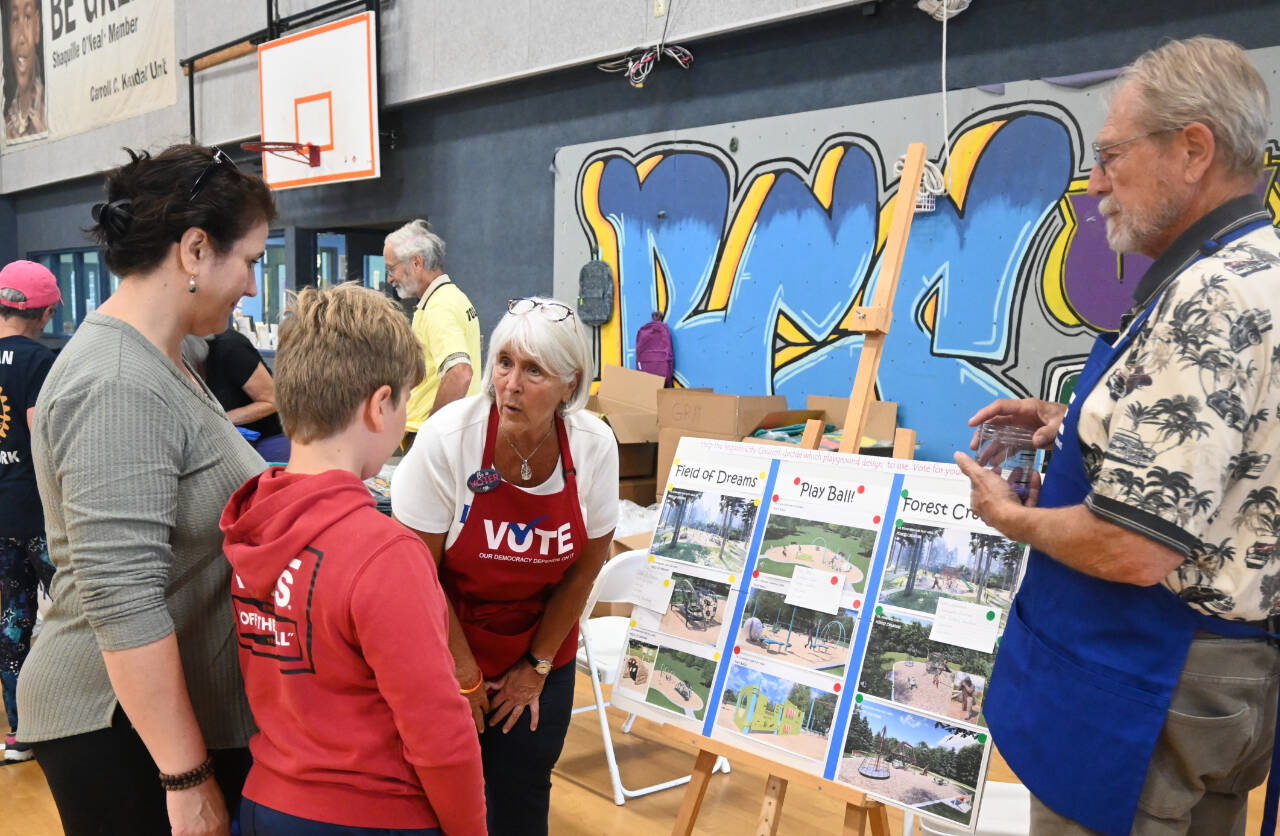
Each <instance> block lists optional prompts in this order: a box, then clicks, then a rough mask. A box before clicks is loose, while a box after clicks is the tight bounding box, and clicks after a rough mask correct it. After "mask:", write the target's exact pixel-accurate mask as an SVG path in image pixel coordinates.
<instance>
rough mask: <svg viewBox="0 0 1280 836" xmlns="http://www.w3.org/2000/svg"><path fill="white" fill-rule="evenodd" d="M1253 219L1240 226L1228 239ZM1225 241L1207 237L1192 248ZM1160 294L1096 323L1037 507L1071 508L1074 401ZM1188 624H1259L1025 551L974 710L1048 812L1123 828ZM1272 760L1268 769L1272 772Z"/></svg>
mask: <svg viewBox="0 0 1280 836" xmlns="http://www.w3.org/2000/svg"><path fill="white" fill-rule="evenodd" d="M1263 225H1266V222H1265V221H1263V222H1257V223H1252V224H1249V225H1248V226H1246V227H1244V228H1243V229H1240V230H1236V231H1234V234H1233V235H1231V236H1230V238H1235V237H1239V236H1240V235H1243V234H1245V233H1247V232H1250V231H1252V230H1254V229H1257V228H1258V227H1260V226H1263ZM1226 240H1229V239H1219V240H1218V241H1216V242H1207V243H1206V246H1205V247H1204V248H1203V251H1205V252H1211V251H1212V250H1214V249H1217V248H1218V247H1219V246H1221V245H1222V244H1223V243H1225V241H1226ZM1161 295H1162V294H1159V293H1157V294H1156V298H1155V299H1154V300H1153V301H1152V302H1151V304H1150V305H1149V306H1147V308H1146V309H1145V310H1143V311H1142V313H1141V314H1140V315H1139V316H1138V318H1137V319H1136V320H1135V321H1134V323H1133V325H1132V327H1130V328H1129V329H1128V330H1127V331H1126V332H1125V336H1124V337H1122V338H1120V339H1119V340H1117V339H1116V335H1115V334H1107V335H1103V336H1100V337H1099V338H1098V340H1097V342H1096V343H1095V344H1094V346H1093V351H1092V352H1091V353H1090V355H1089V360H1088V362H1086V363H1085V367H1084V370H1083V371H1082V372H1081V374H1080V378H1079V380H1078V382H1077V383H1076V388H1075V394H1074V395H1073V396H1072V399H1071V403H1070V406H1069V407H1068V409H1067V414H1066V416H1065V417H1064V418H1063V422H1062V428H1061V430H1060V432H1059V434H1058V438H1057V440H1056V441H1055V442H1054V454H1053V461H1052V462H1051V463H1050V466H1049V471H1048V474H1047V475H1046V476H1045V481H1044V485H1043V487H1042V490H1041V492H1040V500H1039V505H1040V507H1042V508H1060V507H1064V506H1070V505H1079V504H1080V503H1082V502H1083V501H1084V499H1085V497H1086V496H1088V495H1089V492H1090V490H1091V489H1092V485H1091V484H1090V482H1089V479H1088V477H1087V475H1086V472H1085V466H1084V457H1083V456H1082V454H1081V451H1080V439H1079V436H1078V435H1077V431H1078V424H1079V420H1080V409H1081V407H1082V405H1083V404H1084V401H1085V399H1086V398H1087V397H1088V396H1089V393H1090V392H1091V391H1092V390H1093V388H1094V387H1095V386H1096V385H1098V383H1099V382H1100V381H1101V380H1102V378H1103V377H1104V375H1105V374H1106V373H1107V370H1108V369H1110V368H1111V366H1112V365H1113V364H1114V363H1115V362H1116V360H1117V359H1118V358H1119V357H1120V356H1121V355H1122V354H1123V353H1124V352H1125V350H1126V349H1127V348H1128V347H1129V343H1130V342H1131V340H1132V335H1134V334H1136V333H1138V331H1139V330H1140V329H1141V327H1142V324H1143V323H1144V322H1145V321H1146V319H1147V318H1148V317H1149V316H1150V315H1151V312H1152V311H1153V310H1154V309H1155V307H1156V305H1157V304H1159V300H1160V296H1161ZM1197 630H1205V631H1209V632H1212V633H1216V634H1219V635H1223V636H1230V637H1234V638H1260V637H1266V636H1267V635H1268V634H1267V633H1266V632H1265V631H1263V630H1260V629H1258V628H1257V627H1254V626H1250V625H1247V624H1243V623H1241V622H1237V621H1228V620H1226V619H1223V618H1217V617H1215V616H1211V615H1206V614H1203V613H1199V612H1197V611H1195V610H1193V609H1192V608H1191V607H1190V606H1188V605H1187V604H1185V603H1183V601H1182V600H1181V599H1180V598H1178V596H1177V595H1175V594H1174V593H1173V592H1171V591H1170V590H1169V589H1167V588H1166V587H1164V586H1163V585H1159V584H1157V585H1155V586H1147V587H1143V586H1135V585H1132V584H1125V583H1115V582H1112V581H1105V580H1101V579H1099V578H1094V577H1090V576H1088V575H1085V574H1083V573H1081V572H1077V571H1075V570H1074V569H1071V568H1069V567H1067V566H1065V565H1064V564H1062V563H1059V562H1058V561H1056V560H1054V559H1053V558H1051V557H1049V556H1048V555H1046V554H1044V553H1042V552H1038V551H1036V550H1034V549H1032V550H1031V554H1030V558H1029V560H1028V563H1027V572H1026V576H1025V577H1024V579H1023V581H1022V586H1021V587H1020V588H1019V590H1018V594H1017V597H1016V598H1015V599H1014V602H1013V607H1012V609H1011V611H1010V613H1009V622H1008V625H1007V628H1006V631H1005V634H1004V637H1003V639H1002V640H1001V643H1000V654H999V656H997V657H996V664H995V670H994V671H993V672H992V674H991V683H990V686H989V689H988V694H987V701H986V706H985V708H984V713H985V714H986V717H987V720H988V722H989V725H990V730H991V733H992V736H993V738H994V739H995V741H996V744H997V745H998V746H999V748H1000V753H1001V754H1002V755H1003V756H1004V758H1005V760H1007V761H1008V763H1009V766H1010V767H1011V768H1012V769H1013V771H1014V773H1015V774H1016V775H1017V776H1018V778H1019V779H1021V780H1022V782H1023V783H1024V784H1025V785H1026V786H1027V788H1028V789H1030V790H1031V792H1032V793H1034V794H1035V795H1036V797H1037V798H1039V799H1040V800H1041V801H1042V802H1043V803H1044V804H1045V805H1047V806H1048V807H1049V808H1050V809H1052V810H1053V811H1054V812H1056V813H1058V814H1059V815H1062V816H1066V817H1068V818H1070V819H1073V820H1075V821H1077V822H1079V823H1081V824H1083V825H1085V826H1086V827H1089V828H1092V829H1094V830H1098V831H1101V832H1103V833H1106V834H1109V836H1127V834H1129V832H1130V831H1131V829H1132V827H1133V820H1134V817H1135V816H1136V814H1137V808H1138V797H1139V795H1140V794H1141V792H1142V787H1143V784H1144V783H1145V782H1146V776H1147V770H1148V768H1149V766H1150V763H1151V757H1152V753H1153V752H1154V750H1155V744H1156V740H1157V738H1158V737H1159V736H1160V732H1161V729H1162V728H1163V727H1164V721H1165V715H1166V713H1167V712H1168V710H1169V704H1170V702H1171V701H1172V697H1173V690H1174V687H1175V686H1176V685H1177V683H1178V678H1179V676H1180V674H1181V672H1182V668H1183V666H1184V665H1185V664H1186V659H1187V652H1188V651H1189V650H1190V647H1191V640H1192V637H1193V636H1194V635H1195V632H1196V631H1197ZM1276 754H1277V755H1280V749H1277V752H1276ZM1276 760H1277V758H1275V757H1273V760H1272V770H1271V773H1272V776H1276V775H1277V773H1280V767H1278V766H1277V763H1276ZM1278 788H1280V783H1278V782H1277V781H1275V780H1273V781H1271V782H1270V783H1269V784H1268V787H1267V808H1266V815H1267V818H1266V819H1264V822H1263V830H1262V833H1263V834H1267V833H1272V832H1274V826H1275V808H1276V794H1277V793H1276V790H1277V789H1278ZM1268 827H1270V828H1271V829H1268Z"/></svg>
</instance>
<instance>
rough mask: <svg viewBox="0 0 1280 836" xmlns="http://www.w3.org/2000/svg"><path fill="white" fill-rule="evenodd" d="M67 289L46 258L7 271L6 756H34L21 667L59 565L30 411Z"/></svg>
mask: <svg viewBox="0 0 1280 836" xmlns="http://www.w3.org/2000/svg"><path fill="white" fill-rule="evenodd" d="M60 301H62V294H61V293H60V292H59V291H58V280H57V279H55V278H54V277H53V274H52V273H50V272H49V270H48V269H47V268H45V267H44V266H43V265H41V264H36V263H35V262H33V261H15V262H13V263H12V264H9V265H7V266H6V267H5V268H4V269H3V270H0V602H3V609H0V690H3V692H4V713H5V717H6V718H7V719H8V721H9V733H8V734H6V735H5V738H4V759H5V760H6V761H25V760H30V759H31V747H30V746H28V745H26V744H25V743H18V740H17V732H18V700H17V690H18V671H20V670H21V669H22V663H23V662H24V661H26V658H27V651H28V650H30V648H31V631H32V629H33V628H34V627H35V624H36V595H37V592H38V586H37V585H40V586H43V587H44V588H45V589H46V590H48V588H49V581H50V580H51V579H52V578H53V565H52V564H51V563H50V562H49V553H48V550H47V549H46V548H45V540H44V512H43V510H41V508H40V494H39V493H37V491H36V473H35V471H34V470H33V469H32V467H31V432H30V427H31V414H32V413H33V412H35V406H36V396H37V395H39V394H40V387H41V386H43V385H44V379H45V376H46V375H47V374H49V367H50V366H52V365H53V352H52V351H50V350H49V349H47V348H45V347H44V346H43V345H41V344H40V343H38V342H36V337H38V336H39V335H40V332H41V331H43V330H44V327H45V325H47V324H48V322H49V318H50V317H51V316H53V312H54V310H55V309H56V307H57V305H58V303H59V302H60Z"/></svg>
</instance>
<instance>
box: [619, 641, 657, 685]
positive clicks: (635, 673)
mask: <svg viewBox="0 0 1280 836" xmlns="http://www.w3.org/2000/svg"><path fill="white" fill-rule="evenodd" d="M657 655H658V648H657V647H656V646H655V645H652V644H645V643H644V642H638V641H636V640H635V639H631V640H629V641H628V642H627V652H626V654H625V655H623V657H622V663H621V665H622V667H621V668H620V669H619V671H618V680H617V681H618V687H619V688H626V689H627V690H631V691H644V690H645V689H647V688H648V687H649V678H650V677H651V676H652V675H653V660H654V659H655V658H656V657H657Z"/></svg>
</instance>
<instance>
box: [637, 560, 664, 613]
mask: <svg viewBox="0 0 1280 836" xmlns="http://www.w3.org/2000/svg"><path fill="white" fill-rule="evenodd" d="M627 600H628V601H630V602H631V603H633V604H637V605H639V606H641V607H644V608H645V609H646V610H653V611H654V612H662V611H663V610H665V609H666V608H667V604H669V603H671V571H670V570H666V571H663V570H662V569H659V568H657V567H656V566H647V567H646V568H645V569H644V570H643V571H641V572H640V573H639V574H637V575H636V579H635V585H634V586H632V587H631V594H630V595H628V596H627Z"/></svg>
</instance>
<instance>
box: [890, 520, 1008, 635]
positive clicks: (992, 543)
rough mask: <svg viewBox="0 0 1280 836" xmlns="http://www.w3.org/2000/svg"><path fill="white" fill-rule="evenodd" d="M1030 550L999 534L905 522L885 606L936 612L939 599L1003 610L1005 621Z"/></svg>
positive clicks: (893, 554) (895, 545)
mask: <svg viewBox="0 0 1280 836" xmlns="http://www.w3.org/2000/svg"><path fill="white" fill-rule="evenodd" d="M1025 557H1026V547H1025V546H1022V545H1019V544H1018V543H1015V542H1013V541H1012V540H1010V539H1008V538H1006V537H1003V536H1001V535H999V534H988V533H984V532H977V531H969V530H968V529H962V528H938V527H936V526H930V525H916V524H913V523H907V524H904V525H900V526H897V527H896V528H894V530H893V542H892V543H891V544H890V546H889V557H888V560H887V561H886V563H885V575H884V583H883V585H882V586H881V589H880V600H881V602H882V603H885V604H890V605H892V606H895V607H902V608H903V609H908V610H916V611H918V612H923V613H929V614H932V613H936V612H937V611H938V599H939V598H954V599H956V600H957V601H965V602H967V603H970V604H981V605H982V606H987V607H994V608H996V609H998V610H1000V611H1001V616H1000V618H1001V622H1000V623H1001V625H1002V626H1003V624H1004V620H1005V618H1006V617H1007V613H1008V610H1009V605H1010V603H1011V602H1012V601H1013V592H1014V590H1015V588H1016V586H1017V583H1018V577H1019V574H1020V573H1021V571H1022V564H1023V561H1024V560H1025Z"/></svg>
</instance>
